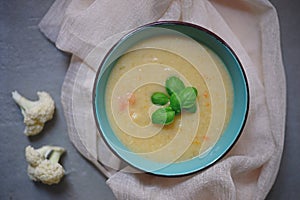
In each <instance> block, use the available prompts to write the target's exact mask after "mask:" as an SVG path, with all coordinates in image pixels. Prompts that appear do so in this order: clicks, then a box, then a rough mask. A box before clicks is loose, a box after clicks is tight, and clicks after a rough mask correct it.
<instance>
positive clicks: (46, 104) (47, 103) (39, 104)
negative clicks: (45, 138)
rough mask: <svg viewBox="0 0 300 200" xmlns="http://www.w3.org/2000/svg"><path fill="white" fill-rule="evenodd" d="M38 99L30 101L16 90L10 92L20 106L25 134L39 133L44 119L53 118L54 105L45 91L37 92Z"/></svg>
mask: <svg viewBox="0 0 300 200" xmlns="http://www.w3.org/2000/svg"><path fill="white" fill-rule="evenodd" d="M37 95H38V97H39V99H38V100H37V101H30V100H28V99H26V98H25V97H23V96H21V95H20V94H19V93H18V92H17V91H14V92H12V98H13V99H14V100H15V102H16V103H17V104H18V105H19V106H20V108H21V112H22V115H23V116H24V123H25V125H26V128H25V130H24V133H25V135H27V136H32V135H37V134H38V133H40V132H41V131H42V130H43V128H44V124H45V122H46V121H49V120H50V119H52V118H53V114H54V110H55V105H54V101H53V99H52V97H51V96H50V95H49V94H48V93H47V92H37Z"/></svg>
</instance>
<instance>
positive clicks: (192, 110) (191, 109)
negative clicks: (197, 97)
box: [185, 102, 197, 113]
mask: <svg viewBox="0 0 300 200" xmlns="http://www.w3.org/2000/svg"><path fill="white" fill-rule="evenodd" d="M185 110H186V111H187V112H190V113H195V112H196V111H197V104H196V102H195V103H194V105H193V106H192V107H190V108H187V109H185Z"/></svg>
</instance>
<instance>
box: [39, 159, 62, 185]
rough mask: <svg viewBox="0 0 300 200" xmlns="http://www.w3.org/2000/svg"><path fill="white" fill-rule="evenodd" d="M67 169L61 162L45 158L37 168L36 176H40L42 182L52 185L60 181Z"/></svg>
mask: <svg viewBox="0 0 300 200" xmlns="http://www.w3.org/2000/svg"><path fill="white" fill-rule="evenodd" d="M64 174H65V170H64V168H63V167H62V166H61V165H60V164H59V163H53V162H51V161H50V160H43V161H42V162H41V163H40V164H39V165H38V166H37V167H36V168H35V172H34V177H38V179H39V181H41V182H42V183H45V184H48V185H52V184H57V183H59V182H60V179H61V178H62V177H63V176H64Z"/></svg>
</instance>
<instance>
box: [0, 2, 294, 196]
mask: <svg viewBox="0 0 300 200" xmlns="http://www.w3.org/2000/svg"><path fill="white" fill-rule="evenodd" d="M52 2H53V0H49V1H45V0H43V1H41V0H40V1H38V0H24V1H23V0H9V1H8V0H0V166H1V169H0V199H1V200H2V199H3V200H4V199H5V200H6V199H39V200H44V199H45V200H46V199H49V200H50V199H72V200H73V199H74V200H76V199H85V200H90V199H115V198H114V196H113V194H112V192H111V190H110V189H109V187H108V186H107V185H106V184H105V177H104V176H103V175H102V174H101V173H100V172H99V171H97V170H96V169H95V168H94V167H93V165H91V164H90V163H89V162H88V161H86V160H85V159H84V158H83V157H82V156H81V155H80V154H79V153H78V152H77V151H76V149H75V148H74V147H73V145H72V144H71V142H70V141H69V138H68V136H67V127H66V122H65V119H64V116H63V112H62V106H61V102H60V91H61V86H62V83H63V79H64V76H65V73H66V70H67V67H68V62H69V59H70V58H69V55H67V54H65V53H62V52H60V51H58V50H57V49H56V48H55V46H54V45H53V44H51V43H50V42H49V41H48V40H47V39H46V38H45V37H44V36H43V35H42V34H41V33H40V31H39V29H38V27H37V25H38V23H39V21H40V20H41V18H42V17H43V15H44V14H45V13H46V11H47V10H48V8H49V7H50V6H51V4H52ZM271 2H272V3H273V4H274V5H275V7H276V8H277V10H278V14H279V19H280V24H281V31H282V32H281V37H282V49H283V59H284V64H285V67H286V75H287V83H288V98H287V100H288V112H287V124H286V138H285V148H284V152H283V158H282V163H281V167H280V170H279V174H278V177H277V180H276V182H275V185H274V187H273V188H272V190H271V192H270V194H269V195H268V197H267V199H270V200H273V199H274V200H277V199H285V200H289V199H292V200H293V199H300V195H299V191H297V189H298V188H299V185H300V173H299V166H300V160H299V158H300V148H299V147H298V144H299V142H300V134H299V130H300V101H299V99H300V98H299V97H300V94H299V86H300V79H299V76H300V67H299V66H300V39H299V35H300V28H299V25H300V12H299V11H298V9H299V8H300V3H299V1H293V0H287V1H283V0H281V1H280V0H272V1H271ZM13 90H18V91H19V92H21V93H22V94H24V95H25V96H28V97H35V92H36V91H37V90H45V91H48V92H49V93H51V95H52V96H53V98H54V100H55V102H56V106H57V110H56V113H55V116H54V119H53V120H52V121H51V122H49V123H47V124H46V126H45V130H44V131H43V133H42V134H41V135H39V136H36V137H33V138H27V137H26V136H25V135H24V134H23V133H22V132H23V128H24V126H23V124H22V116H21V114H20V112H19V108H18V107H17V106H16V105H15V103H14V102H13V101H12V99H11V94H10V93H11V91H13ZM29 144H31V145H32V146H34V147H39V146H41V145H44V144H53V145H61V146H63V147H65V148H66V149H67V151H68V152H67V154H66V155H64V157H63V159H62V163H63V165H64V166H65V168H66V170H67V176H65V178H64V179H63V180H62V182H61V183H60V184H59V185H55V186H51V187H49V186H46V185H43V184H39V183H34V182H32V181H30V180H29V179H28V177H27V174H26V161H25V158H24V153H23V152H24V148H25V147H26V146H27V145H29ZM298 190H299V189H298Z"/></svg>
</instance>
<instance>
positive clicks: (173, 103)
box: [170, 93, 181, 114]
mask: <svg viewBox="0 0 300 200" xmlns="http://www.w3.org/2000/svg"><path fill="white" fill-rule="evenodd" d="M170 107H171V108H172V109H173V110H174V111H175V114H179V113H180V112H181V106H180V100H179V97H178V95H177V94H176V93H173V94H172V95H171V97H170Z"/></svg>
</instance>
